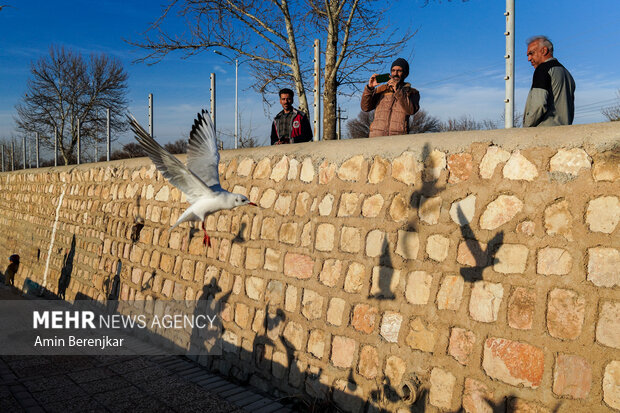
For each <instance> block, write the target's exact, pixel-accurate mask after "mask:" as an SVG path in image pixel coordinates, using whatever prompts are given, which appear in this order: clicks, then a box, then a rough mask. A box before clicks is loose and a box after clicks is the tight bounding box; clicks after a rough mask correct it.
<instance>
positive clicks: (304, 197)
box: [295, 192, 311, 217]
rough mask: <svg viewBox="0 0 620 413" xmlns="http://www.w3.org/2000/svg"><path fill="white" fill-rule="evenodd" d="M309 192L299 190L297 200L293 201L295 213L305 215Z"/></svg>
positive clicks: (299, 215)
mask: <svg viewBox="0 0 620 413" xmlns="http://www.w3.org/2000/svg"><path fill="white" fill-rule="evenodd" d="M310 200H311V197H310V194H309V193H307V192H300V193H299V195H297V201H296V202H295V215H297V216H298V217H303V216H304V215H306V214H307V213H308V211H309V208H310Z"/></svg>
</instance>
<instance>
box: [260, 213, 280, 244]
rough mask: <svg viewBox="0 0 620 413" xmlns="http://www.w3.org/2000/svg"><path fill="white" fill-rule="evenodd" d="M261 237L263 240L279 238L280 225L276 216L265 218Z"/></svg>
mask: <svg viewBox="0 0 620 413" xmlns="http://www.w3.org/2000/svg"><path fill="white" fill-rule="evenodd" d="M260 237H261V239H263V240H274V241H275V240H276V239H277V238H278V226H277V224H276V220H275V219H274V218H265V219H263V225H262V227H261V230H260Z"/></svg>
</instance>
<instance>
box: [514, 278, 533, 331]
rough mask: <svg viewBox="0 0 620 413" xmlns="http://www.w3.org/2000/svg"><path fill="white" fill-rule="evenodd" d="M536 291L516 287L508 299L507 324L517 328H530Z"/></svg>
mask: <svg viewBox="0 0 620 413" xmlns="http://www.w3.org/2000/svg"><path fill="white" fill-rule="evenodd" d="M535 308H536V291H534V290H529V289H527V288H523V287H517V288H515V290H514V291H513V293H512V295H511V296H510V300H509V301H508V325H509V326H510V327H512V328H516V329H519V330H530V329H531V328H532V323H533V321H534V309H535Z"/></svg>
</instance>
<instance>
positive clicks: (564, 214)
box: [545, 200, 573, 241]
mask: <svg viewBox="0 0 620 413" xmlns="http://www.w3.org/2000/svg"><path fill="white" fill-rule="evenodd" d="M572 227H573V216H572V215H571V213H570V211H569V210H568V201H566V200H562V201H560V202H556V203H555V204H553V205H550V206H549V207H547V209H545V229H546V230H547V234H548V235H556V234H557V235H562V236H563V237H564V238H566V239H567V240H568V241H572V240H573V233H572Z"/></svg>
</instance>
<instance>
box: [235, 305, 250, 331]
mask: <svg viewBox="0 0 620 413" xmlns="http://www.w3.org/2000/svg"><path fill="white" fill-rule="evenodd" d="M235 323H237V325H238V326H239V327H241V328H248V326H249V323H250V307H248V306H247V305H245V304H243V303H237V304H236V305H235Z"/></svg>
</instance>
